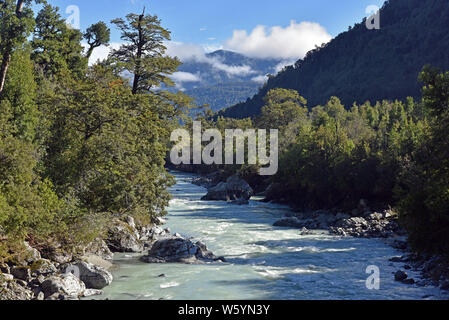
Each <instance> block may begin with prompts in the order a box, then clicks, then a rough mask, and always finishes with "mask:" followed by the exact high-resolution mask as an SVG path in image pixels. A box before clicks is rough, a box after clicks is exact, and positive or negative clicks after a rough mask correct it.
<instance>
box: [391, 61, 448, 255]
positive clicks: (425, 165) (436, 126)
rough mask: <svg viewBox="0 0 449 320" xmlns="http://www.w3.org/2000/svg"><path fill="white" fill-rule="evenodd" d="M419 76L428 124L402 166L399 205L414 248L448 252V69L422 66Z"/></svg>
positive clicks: (398, 188)
mask: <svg viewBox="0 0 449 320" xmlns="http://www.w3.org/2000/svg"><path fill="white" fill-rule="evenodd" d="M420 79H421V81H422V82H424V87H423V104H424V106H425V107H426V108H427V109H428V112H429V114H430V115H431V118H430V120H429V121H430V126H429V130H428V131H427V134H426V139H425V140H424V142H423V143H422V144H421V145H420V146H419V147H418V148H416V150H415V151H414V152H413V153H412V154H411V156H410V157H408V158H407V159H405V161H404V163H403V165H402V168H403V169H402V172H401V176H400V180H399V183H398V187H397V195H398V198H399V199H400V200H399V208H400V214H401V218H402V221H403V223H404V225H405V227H406V228H407V230H408V231H409V238H410V241H411V244H412V246H413V247H414V248H415V249H416V250H418V251H430V252H434V253H443V254H449V243H448V241H447V235H448V232H449V211H448V208H449V142H448V139H447V137H448V136H449V72H440V71H439V70H438V69H434V68H430V67H425V68H424V70H423V72H422V73H421V75H420Z"/></svg>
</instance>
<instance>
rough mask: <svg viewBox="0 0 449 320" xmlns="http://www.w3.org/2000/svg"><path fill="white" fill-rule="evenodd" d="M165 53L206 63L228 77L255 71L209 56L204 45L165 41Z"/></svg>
mask: <svg viewBox="0 0 449 320" xmlns="http://www.w3.org/2000/svg"><path fill="white" fill-rule="evenodd" d="M165 45H166V47H167V55H169V56H172V57H178V58H179V60H181V61H183V62H191V61H194V62H200V63H208V64H210V65H211V66H212V68H214V69H216V70H219V71H224V72H225V73H226V74H227V75H228V76H229V77H233V76H246V75H250V74H254V73H256V71H254V70H253V69H252V68H251V67H250V66H247V65H239V66H234V65H227V64H225V63H223V62H222V61H220V59H218V58H211V57H208V56H206V50H205V48H204V47H202V46H199V45H196V44H189V43H180V42H167V43H166V44H165Z"/></svg>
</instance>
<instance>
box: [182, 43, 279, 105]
mask: <svg viewBox="0 0 449 320" xmlns="http://www.w3.org/2000/svg"><path fill="white" fill-rule="evenodd" d="M282 63H283V61H282V60H279V59H256V58H250V57H246V56H244V55H242V54H239V53H236V52H231V51H225V50H218V51H215V52H212V53H208V54H206V55H204V56H200V57H195V58H192V59H189V60H188V61H184V62H183V64H182V65H181V66H180V67H179V68H178V70H179V72H178V73H177V74H175V78H174V79H175V81H176V83H177V88H176V89H178V90H179V89H180V90H182V91H184V92H185V93H186V94H188V95H190V96H192V97H193V98H195V100H196V102H197V104H199V105H203V104H209V105H210V107H211V108H212V110H214V111H217V110H220V109H222V108H224V107H228V106H230V105H233V104H236V103H239V102H241V101H245V100H247V99H248V98H250V97H252V96H254V95H255V94H256V93H257V91H258V90H259V88H260V87H261V86H262V85H263V83H264V82H265V80H266V75H267V74H273V73H276V72H277V71H278V70H277V69H278V67H279V66H282V65H283V64H282Z"/></svg>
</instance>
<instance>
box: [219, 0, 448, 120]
mask: <svg viewBox="0 0 449 320" xmlns="http://www.w3.org/2000/svg"><path fill="white" fill-rule="evenodd" d="M380 17H381V27H380V29H379V30H368V29H367V28H366V26H365V21H366V19H364V20H363V21H362V22H361V23H357V24H355V26H354V27H350V28H349V30H348V31H345V32H342V33H341V34H339V35H338V36H337V37H335V38H334V39H333V40H331V41H330V42H329V43H327V44H325V45H324V46H321V47H318V48H316V49H315V50H312V51H310V52H309V53H308V54H307V55H306V57H305V58H304V59H300V60H298V61H297V62H296V64H295V65H294V66H289V67H286V68H285V69H284V70H283V71H281V72H280V73H278V75H277V76H275V77H270V79H269V80H268V82H267V83H265V85H264V86H263V87H262V88H261V89H260V90H259V92H258V93H257V94H256V95H255V96H254V97H252V98H251V99H249V100H247V101H246V102H242V103H239V104H236V105H233V106H231V107H229V108H227V109H225V110H222V111H220V112H219V115H223V116H226V117H232V118H245V117H252V116H255V115H257V114H259V113H260V110H261V108H262V106H263V97H264V96H265V95H266V93H267V92H268V91H269V90H270V89H274V88H285V89H294V90H297V91H298V92H299V93H300V94H301V95H302V96H304V97H305V98H306V99H307V100H308V101H309V106H310V107H313V106H315V105H319V104H324V103H325V102H326V101H327V100H328V99H329V98H330V97H331V96H338V97H339V98H340V99H341V101H342V102H343V103H344V104H345V105H346V107H350V106H352V104H353V103H354V102H357V103H363V102H366V101H371V102H375V101H378V100H383V99H405V98H406V97H407V96H412V97H418V96H419V95H420V89H421V88H420V84H419V83H418V81H417V78H418V74H419V72H420V71H421V70H422V68H423V66H424V65H426V64H431V65H433V66H436V67H439V68H442V69H449V55H448V54H447V51H448V50H449V33H448V32H447V31H445V30H447V23H448V21H449V19H448V17H449V5H448V3H447V0H428V1H425V2H423V1H420V0H391V1H386V2H385V4H384V6H383V7H382V9H381V11H380Z"/></svg>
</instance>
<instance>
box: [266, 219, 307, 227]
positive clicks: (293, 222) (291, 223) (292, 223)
mask: <svg viewBox="0 0 449 320" xmlns="http://www.w3.org/2000/svg"><path fill="white" fill-rule="evenodd" d="M273 226H275V227H287V228H302V227H304V222H303V220H299V219H298V218H296V217H284V218H281V219H279V220H278V221H276V222H275V223H274V224H273Z"/></svg>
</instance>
